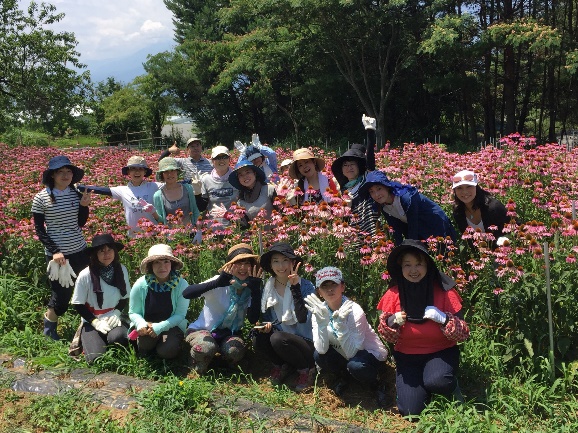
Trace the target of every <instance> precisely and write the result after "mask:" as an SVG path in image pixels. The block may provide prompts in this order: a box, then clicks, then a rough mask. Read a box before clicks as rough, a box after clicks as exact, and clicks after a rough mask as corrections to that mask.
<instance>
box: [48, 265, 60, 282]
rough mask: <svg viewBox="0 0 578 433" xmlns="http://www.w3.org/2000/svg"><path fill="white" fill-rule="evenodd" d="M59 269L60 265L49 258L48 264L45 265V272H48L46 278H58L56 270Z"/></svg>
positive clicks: (54, 279) (52, 279)
mask: <svg viewBox="0 0 578 433" xmlns="http://www.w3.org/2000/svg"><path fill="white" fill-rule="evenodd" d="M59 269H60V265H59V264H58V263H56V262H55V261H54V260H50V261H49V262H48V266H47V267H46V272H48V279H49V280H50V281H56V280H58V271H59Z"/></svg>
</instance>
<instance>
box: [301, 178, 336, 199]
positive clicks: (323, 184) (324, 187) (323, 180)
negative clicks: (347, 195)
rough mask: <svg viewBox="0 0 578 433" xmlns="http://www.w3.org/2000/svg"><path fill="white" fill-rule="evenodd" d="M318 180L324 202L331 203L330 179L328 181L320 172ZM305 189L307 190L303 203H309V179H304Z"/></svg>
mask: <svg viewBox="0 0 578 433" xmlns="http://www.w3.org/2000/svg"><path fill="white" fill-rule="evenodd" d="M317 179H318V180H319V192H320V193H321V195H322V196H323V200H325V201H326V202H328V203H329V202H330V200H329V199H328V197H327V188H329V179H327V176H324V175H323V174H321V173H319V172H317ZM303 189H304V190H305V191H304V192H305V195H304V196H303V201H309V193H308V192H307V191H309V182H308V181H307V178H304V179H303Z"/></svg>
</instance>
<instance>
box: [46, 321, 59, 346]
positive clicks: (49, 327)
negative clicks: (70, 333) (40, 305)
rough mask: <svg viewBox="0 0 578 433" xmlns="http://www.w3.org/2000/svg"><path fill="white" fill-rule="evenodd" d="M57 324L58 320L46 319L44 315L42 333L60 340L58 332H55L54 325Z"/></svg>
mask: <svg viewBox="0 0 578 433" xmlns="http://www.w3.org/2000/svg"><path fill="white" fill-rule="evenodd" d="M57 325H58V322H53V321H51V320H48V319H47V318H46V316H44V335H46V336H47V337H50V338H52V339H53V340H56V341H58V340H60V337H59V336H58V333H57V332H56V326H57Z"/></svg>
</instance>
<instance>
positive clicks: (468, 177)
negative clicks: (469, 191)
mask: <svg viewBox="0 0 578 433" xmlns="http://www.w3.org/2000/svg"><path fill="white" fill-rule="evenodd" d="M474 178H475V175H473V174H469V173H468V174H464V175H463V176H454V177H452V181H453V182H454V183H456V182H461V181H462V180H467V181H472V180H474Z"/></svg>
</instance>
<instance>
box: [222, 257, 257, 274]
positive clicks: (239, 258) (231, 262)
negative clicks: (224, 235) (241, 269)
mask: <svg viewBox="0 0 578 433" xmlns="http://www.w3.org/2000/svg"><path fill="white" fill-rule="evenodd" d="M244 259H255V261H256V262H257V263H258V262H259V256H258V255H257V254H245V253H243V254H239V255H237V256H235V257H233V258H232V259H231V260H229V261H228V262H227V263H225V264H224V265H223V266H221V267H220V268H219V272H222V271H223V270H224V269H225V267H226V266H227V265H232V264H233V263H237V262H240V261H241V260H244Z"/></svg>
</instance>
